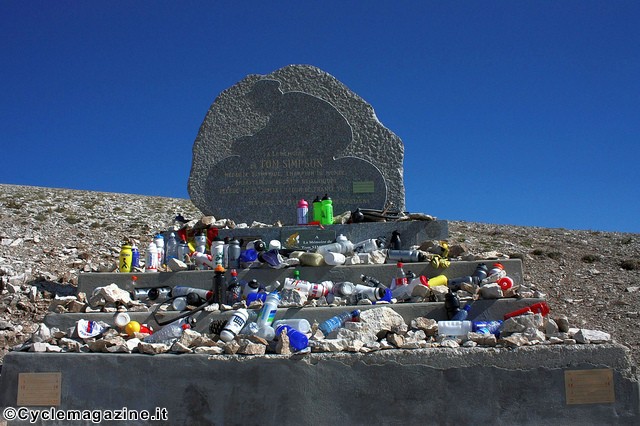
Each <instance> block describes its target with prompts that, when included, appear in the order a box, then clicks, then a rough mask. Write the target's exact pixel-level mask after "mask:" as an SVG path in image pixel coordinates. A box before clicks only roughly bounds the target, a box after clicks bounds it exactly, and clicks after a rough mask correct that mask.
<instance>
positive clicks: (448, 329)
mask: <svg viewBox="0 0 640 426" xmlns="http://www.w3.org/2000/svg"><path fill="white" fill-rule="evenodd" d="M472 329H473V327H472V324H471V321H438V334H439V335H441V336H466V335H467V334H468V333H469V332H471V330H472Z"/></svg>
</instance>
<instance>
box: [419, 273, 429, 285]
mask: <svg viewBox="0 0 640 426" xmlns="http://www.w3.org/2000/svg"><path fill="white" fill-rule="evenodd" d="M420 283H421V284H422V285H426V286H427V287H429V278H427V277H426V276H424V275H420Z"/></svg>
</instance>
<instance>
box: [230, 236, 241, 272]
mask: <svg viewBox="0 0 640 426" xmlns="http://www.w3.org/2000/svg"><path fill="white" fill-rule="evenodd" d="M241 252H242V250H241V249H240V242H239V241H238V240H237V239H235V238H234V239H232V240H231V241H229V268H231V269H238V268H240V263H239V261H238V260H239V259H240V253H241Z"/></svg>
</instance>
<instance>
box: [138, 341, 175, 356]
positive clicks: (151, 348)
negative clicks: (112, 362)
mask: <svg viewBox="0 0 640 426" xmlns="http://www.w3.org/2000/svg"><path fill="white" fill-rule="evenodd" d="M169 349H170V347H169V345H165V344H164V343H146V342H142V341H141V342H140V343H138V352H140V353H141V354H149V355H158V354H163V353H165V352H168V351H169Z"/></svg>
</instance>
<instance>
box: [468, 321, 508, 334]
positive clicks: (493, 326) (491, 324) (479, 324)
mask: <svg viewBox="0 0 640 426" xmlns="http://www.w3.org/2000/svg"><path fill="white" fill-rule="evenodd" d="M501 325H502V321H474V322H473V323H472V326H473V331H474V332H475V333H480V334H495V335H496V337H500V326H501Z"/></svg>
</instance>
